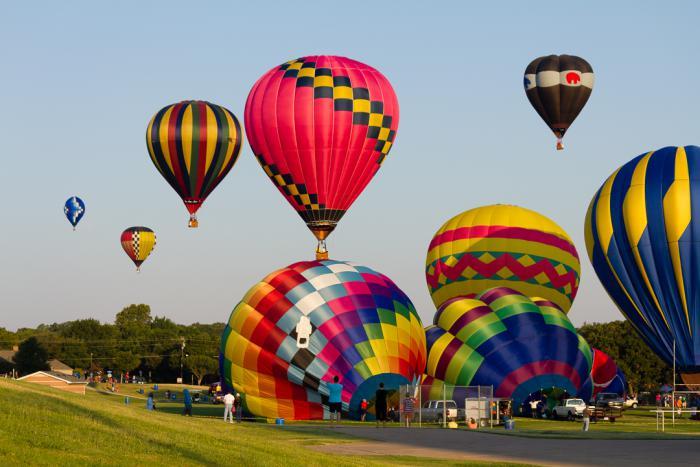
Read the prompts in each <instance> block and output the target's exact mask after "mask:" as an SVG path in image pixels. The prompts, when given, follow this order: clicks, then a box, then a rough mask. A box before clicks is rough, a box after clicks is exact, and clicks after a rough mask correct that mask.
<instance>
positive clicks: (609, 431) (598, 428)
mask: <svg viewBox="0 0 700 467" xmlns="http://www.w3.org/2000/svg"><path fill="white" fill-rule="evenodd" d="M651 409H652V407H640V408H638V409H634V410H632V409H630V410H626V411H625V412H624V415H623V417H622V418H619V419H617V420H616V421H615V423H610V422H609V421H599V422H597V423H591V425H590V429H589V431H588V432H587V433H584V432H582V431H581V426H582V424H581V421H573V422H569V421H566V420H537V419H533V418H516V419H515V426H516V429H515V431H505V430H504V429H503V428H502V427H499V428H494V429H493V430H492V431H493V432H494V433H497V434H504V435H511V436H528V437H545V438H582V439H583V438H588V439H590V438H595V439H688V438H690V439H698V438H700V421H697V420H690V419H689V418H688V414H684V415H683V418H676V424H675V426H672V424H671V416H670V414H667V415H666V431H665V432H664V433H660V432H657V431H656V415H655V414H653V413H651V412H650V411H649V410H651ZM489 431H491V430H489Z"/></svg>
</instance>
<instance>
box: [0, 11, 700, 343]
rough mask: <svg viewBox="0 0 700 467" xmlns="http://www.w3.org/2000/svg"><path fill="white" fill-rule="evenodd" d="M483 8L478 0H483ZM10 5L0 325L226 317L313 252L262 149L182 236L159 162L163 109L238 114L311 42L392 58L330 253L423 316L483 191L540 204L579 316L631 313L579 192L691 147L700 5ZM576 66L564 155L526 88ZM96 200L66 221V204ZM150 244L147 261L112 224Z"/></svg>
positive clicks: (5, 30)
mask: <svg viewBox="0 0 700 467" xmlns="http://www.w3.org/2000/svg"><path fill="white" fill-rule="evenodd" d="M477 4H478V6H477ZM570 4H571V5H572V6H571V7H567V6H566V5H567V3H562V2H515V1H513V2H498V6H497V2H416V3H413V4H412V3H409V2H395V3H390V2H379V1H369V2H363V1H353V2H350V3H342V2H327V1H324V2H279V3H271V2H263V1H257V2H253V1H250V2H177V1H167V2H165V1H163V2H155V1H154V2H150V1H149V2H126V1H125V2H113V3H110V4H107V2H94V1H85V2H77V1H76V2H49V1H45V2H41V3H39V2H29V1H27V2H9V3H7V4H5V5H4V6H3V11H2V15H1V16H0V57H1V58H2V60H1V61H0V96H1V97H2V103H3V106H4V109H3V111H2V112H0V129H1V130H0V135H1V136H2V137H0V157H1V158H2V165H1V166H2V169H1V170H0V187H1V189H2V198H3V199H4V200H5V201H4V210H3V216H2V221H0V222H2V229H0V232H1V233H0V235H1V236H2V244H3V255H2V262H1V263H0V264H1V266H0V297H1V300H2V302H1V305H0V310H1V311H0V326H3V327H7V328H10V329H15V328H17V327H22V326H35V325H37V324H39V323H41V322H60V321H65V320H71V319H77V318H86V317H94V318H98V319H100V320H103V321H111V320H112V319H113V317H114V314H115V313H116V312H117V311H119V310H120V309H121V308H122V307H123V306H126V305H129V304H131V303H147V304H150V305H151V307H152V310H153V312H154V313H155V314H158V315H165V316H167V317H169V318H171V319H173V320H175V321H177V322H182V323H189V322H193V321H200V322H212V321H225V320H226V319H228V316H229V314H230V311H231V310H232V308H233V307H234V306H235V304H236V303H237V302H238V301H239V299H240V298H241V297H242V295H243V294H244V293H245V291H246V290H247V289H248V288H249V287H250V286H251V285H253V284H254V283H255V282H256V281H258V280H260V279H261V278H262V277H263V276H265V275H266V274H267V273H268V272H271V271H273V270H274V269H276V268H278V267H282V266H284V265H287V264H289V263H291V262H294V261H297V260H303V259H311V258H312V257H313V249H314V240H313V238H312V236H311V234H310V233H309V232H308V231H307V229H306V227H305V226H304V224H303V222H302V221H301V219H300V218H299V217H298V216H297V214H296V213H294V212H293V210H292V209H291V208H290V207H289V206H288V205H287V203H286V201H285V200H284V199H283V198H282V196H280V194H279V193H278V192H277V190H276V189H275V188H274V187H273V186H272V184H271V183H270V181H269V180H268V179H267V177H266V176H265V175H264V174H263V171H262V170H261V168H260V167H259V165H258V163H257V162H256V161H255V160H254V158H253V156H252V154H251V151H250V148H249V147H248V146H247V144H245V145H244V148H243V151H242V153H241V156H240V159H239V161H238V163H237V164H236V166H235V167H234V169H233V170H232V171H231V173H230V174H229V176H228V177H227V178H226V180H224V182H223V183H222V184H221V185H220V186H219V187H218V188H217V190H216V191H215V192H214V193H213V194H212V195H211V197H210V198H209V199H208V200H207V202H206V204H205V206H204V207H203V208H202V209H201V210H200V215H199V217H200V228H199V229H197V230H191V229H187V227H186V221H187V216H186V214H185V209H184V207H183V205H182V203H181V202H180V199H179V198H178V197H177V195H176V194H175V193H174V192H173V191H172V189H171V188H170V187H169V186H168V185H167V184H166V183H165V181H164V180H162V179H161V177H160V175H159V174H158V173H157V172H156V170H155V168H154V167H153V165H152V164H151V162H150V160H149V158H148V154H147V151H146V146H145V142H144V133H145V128H146V124H147V122H148V120H149V119H150V117H151V116H152V114H153V113H154V112H155V111H157V110H158V109H160V108H161V107H162V106H164V105H166V104H170V103H173V102H176V101H179V100H182V99H206V100H210V101H212V102H215V103H218V104H221V105H224V106H226V107H227V108H229V109H231V110H232V111H233V112H234V113H235V114H236V115H237V116H238V117H239V118H240V119H241V121H242V114H243V107H244V104H245V99H246V97H247V95H248V91H249V89H250V87H251V86H252V84H253V83H254V81H255V80H256V79H257V78H258V77H259V76H260V75H261V74H262V73H264V72H265V71H267V70H268V69H269V68H271V67H273V66H275V65H278V64H280V63H282V62H284V61H286V60H289V59H291V58H296V57H298V56H302V55H308V54H317V53H325V54H338V55H345V56H349V57H352V58H354V59H357V60H360V61H363V62H365V63H368V64H370V65H373V66H375V67H377V68H378V69H380V70H381V71H382V72H383V73H384V74H385V75H386V76H387V77H388V78H389V80H390V81H391V82H392V84H393V86H394V88H395V90H396V92H397V94H398V97H399V101H400V104H401V123H400V126H399V132H398V135H397V139H396V144H395V146H394V148H393V149H392V152H391V154H390V155H389V158H388V159H387V161H386V162H385V164H384V165H383V167H382V170H381V171H380V172H379V174H378V176H377V177H375V179H374V181H373V182H372V183H371V184H370V185H369V187H368V188H367V189H366V190H365V192H364V193H363V194H362V196H361V197H360V198H359V199H358V200H357V202H356V203H355V204H354V206H353V208H352V209H351V211H350V212H349V213H348V214H347V215H346V216H345V217H344V218H343V220H342V222H341V224H340V226H339V228H338V229H337V230H336V232H335V233H334V234H333V235H332V236H331V238H330V241H329V249H330V251H331V253H332V257H334V258H336V259H346V260H352V261H355V262H358V263H361V264H365V265H367V266H370V267H373V268H375V269H376V270H378V271H381V272H383V273H384V274H386V275H388V276H389V277H391V278H392V279H393V280H394V281H395V282H396V283H397V284H398V285H399V286H400V287H401V288H402V289H403V290H404V291H406V293H407V294H408V295H409V296H410V297H411V299H412V300H413V302H414V303H415V305H416V307H417V308H418V310H419V313H420V315H421V316H422V318H423V321H424V323H425V324H428V322H430V321H431V319H432V316H433V313H434V307H433V305H432V302H431V301H430V298H429V294H428V291H427V288H426V285H425V280H424V274H423V265H424V260H425V254H426V249H427V246H428V243H429V241H430V239H431V237H432V235H433V233H434V232H435V231H436V230H437V229H438V227H439V226H440V225H441V224H442V223H443V222H444V221H445V220H446V219H448V218H449V217H451V216H453V215H455V214H457V213H458V212H460V211H462V210H465V209H468V208H472V207H476V206H480V205H484V204H492V203H513V204H518V205H521V206H524V207H527V208H530V209H534V210H536V211H539V212H541V213H543V214H545V215H547V216H549V217H551V218H552V219H554V220H555V221H556V222H558V223H559V224H560V225H561V226H562V227H563V228H564V229H565V230H567V231H568V232H569V233H570V235H571V236H572V237H573V239H574V241H575V243H576V246H577V248H578V251H579V255H580V256H581V258H582V264H583V272H582V278H581V288H580V290H579V296H578V298H577V300H576V302H575V303H574V306H573V308H572V310H571V312H570V317H571V318H572V320H573V321H574V323H576V324H581V323H583V322H584V321H589V322H590V321H608V320H613V319H619V318H620V317H621V315H620V314H619V313H618V311H617V310H616V308H615V306H614V305H613V304H612V302H611V301H610V300H609V299H608V297H607V295H606V294H605V292H604V291H603V289H602V287H601V286H600V284H599V283H598V279H597V278H596V276H595V274H594V273H593V270H592V268H591V267H590V264H589V262H588V259H587V256H586V253H585V245H584V242H583V219H584V215H585V211H586V208H587V206H588V202H589V200H590V198H591V196H592V195H593V193H594V192H595V191H596V190H597V188H598V187H599V186H600V184H601V183H602V182H603V181H604V179H605V178H606V177H607V176H608V175H609V174H610V173H611V172H612V171H613V170H614V169H615V168H617V167H618V166H619V165H621V164H622V163H623V162H625V161H627V160H629V159H630V158H632V157H633V156H636V155H638V154H640V153H642V152H644V151H647V150H652V149H657V148H660V147H662V146H667V145H686V144H699V143H700V113H698V108H700V93H699V92H698V89H699V87H698V86H699V83H700V81H699V78H700V50H699V49H700V40H699V39H698V33H697V23H698V19H699V18H700V16H699V14H700V8H699V7H698V3H697V2H691V1H688V2H663V3H662V2H643V1H632V2H585V3H581V2H572V3H570ZM550 53H557V54H559V53H569V54H574V55H580V56H582V57H584V58H586V59H587V60H588V61H589V62H590V63H591V64H592V66H593V68H594V70H595V72H596V84H595V89H594V91H593V95H592V96H591V99H590V101H589V103H588V105H587V106H586V108H585V109H584V111H583V113H582V114H581V115H580V116H579V118H578V120H577V121H576V122H575V123H574V125H573V127H572V129H571V131H570V133H569V134H568V135H567V137H566V140H565V143H566V145H567V148H566V150H565V151H564V152H556V151H555V150H554V138H553V136H552V135H551V133H550V132H549V131H548V130H547V128H546V127H545V125H544V123H542V121H540V119H539V117H538V116H537V115H536V113H535V112H534V110H533V109H532V108H531V107H530V105H529V103H528V101H527V99H526V97H525V94H524V92H523V89H522V74H523V70H524V68H525V66H526V65H527V64H528V62H529V61H530V60H531V59H533V58H535V57H537V56H540V55H545V54H550ZM74 194H76V195H79V196H81V197H82V198H83V199H84V200H85V202H86V203H87V214H86V216H85V217H84V218H83V221H82V223H81V224H80V225H79V228H78V231H77V232H73V231H72V230H71V228H70V225H69V224H68V222H67V221H66V219H65V218H64V217H63V213H62V206H63V202H64V201H65V199H66V198H68V197H69V196H71V195H74ZM132 225H147V226H150V227H152V228H153V229H154V230H155V231H156V233H157V235H158V245H157V247H156V249H155V251H154V253H153V254H152V255H151V257H150V258H149V260H148V261H147V262H146V263H145V265H144V267H143V271H142V273H141V274H136V273H135V272H134V268H133V265H132V264H131V262H130V261H129V260H128V258H127V257H126V256H125V255H124V253H123V251H122V249H121V246H120V244H119V235H120V233H121V231H122V230H123V229H124V228H126V227H128V226H132Z"/></svg>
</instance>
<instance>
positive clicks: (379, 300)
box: [221, 260, 425, 420]
mask: <svg viewBox="0 0 700 467" xmlns="http://www.w3.org/2000/svg"><path fill="white" fill-rule="evenodd" d="M221 355H222V357H221V360H222V362H223V363H222V365H221V366H222V368H223V371H222V375H223V379H224V382H225V384H226V385H227V386H228V387H232V388H234V389H235V391H237V392H240V393H241V394H243V400H244V404H245V406H246V410H247V411H249V412H250V413H253V414H255V415H258V416H262V417H268V418H276V417H283V418H285V419H288V420H302V419H321V418H327V415H328V386H327V385H328V383H331V382H332V381H333V377H334V376H338V378H339V379H340V383H341V384H342V385H343V393H342V400H343V411H344V412H349V413H350V416H351V417H353V416H354V417H359V405H360V402H361V401H362V399H367V400H368V401H370V404H371V403H372V400H373V399H374V394H375V391H376V390H377V387H378V385H379V383H381V382H383V383H384V384H385V385H386V387H387V388H398V386H399V385H402V384H409V383H412V382H414V381H418V379H419V378H420V376H421V375H422V373H423V370H424V368H425V332H424V331H423V327H422V324H421V321H420V318H419V317H418V314H417V313H416V310H415V308H414V307H413V304H412V303H411V301H410V300H409V299H408V297H407V296H406V295H405V294H404V293H403V292H402V291H401V290H400V289H399V288H398V287H397V286H396V284H394V283H393V282H392V281H391V280H390V279H389V278H387V277H386V276H384V275H382V274H380V273H378V272H376V271H374V270H372V269H370V268H368V267H365V266H359V265H356V264H352V263H347V262H342V261H333V260H324V261H305V262H299V263H295V264H292V265H290V266H287V267H285V268H282V269H279V270H277V271H275V272H273V273H271V274H270V275H268V276H267V277H266V278H265V279H263V280H262V281H261V282H259V283H258V284H256V285H254V286H253V287H252V288H251V289H250V290H249V291H248V292H247V293H246V295H245V297H243V300H241V302H240V303H239V304H238V305H237V306H236V307H235V309H234V310H233V312H232V313H231V317H230V318H229V321H228V324H227V326H226V328H225V330H224V333H223V335H222V338H221Z"/></svg>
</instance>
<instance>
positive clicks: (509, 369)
mask: <svg viewBox="0 0 700 467" xmlns="http://www.w3.org/2000/svg"><path fill="white" fill-rule="evenodd" d="M433 323H434V324H433V326H430V327H428V328H426V332H425V333H426V340H427V347H428V361H427V367H426V371H425V372H426V377H425V378H424V382H423V384H425V385H428V388H427V391H426V392H427V394H425V395H423V396H422V397H423V399H424V400H428V399H434V398H442V392H443V385H444V384H446V385H447V386H445V388H444V389H445V391H446V392H447V397H448V398H449V399H454V400H457V399H460V396H459V395H457V394H456V393H455V391H460V390H462V391H464V388H454V387H453V385H456V386H477V385H478V386H493V391H494V396H495V397H502V398H510V399H513V403H514V407H518V406H523V405H524V404H525V403H526V402H528V401H530V400H535V399H540V398H541V397H542V395H543V394H550V393H555V394H558V395H560V394H569V395H570V396H574V395H576V394H577V393H578V391H579V390H580V389H581V387H582V383H583V382H584V381H585V380H586V378H587V377H588V375H589V374H590V371H591V360H592V354H591V349H590V347H589V346H588V344H587V343H586V341H585V339H583V337H581V336H580V335H579V334H578V333H577V332H576V329H575V328H574V326H573V325H572V324H571V322H570V321H569V319H568V318H567V317H566V315H565V314H564V313H563V312H562V311H561V310H560V309H559V307H557V306H556V305H555V304H554V303H552V302H550V301H547V300H544V299H540V298H529V297H526V296H525V295H522V294H521V293H519V292H516V291H515V290H513V289H509V288H507V287H497V288H494V289H489V290H487V291H485V292H483V293H481V294H480V295H478V296H477V297H476V298H464V297H457V298H453V299H451V300H448V301H446V302H445V303H443V305H442V306H441V307H440V308H439V309H438V311H437V313H436V314H435V318H434V321H433ZM552 399H553V398H552ZM461 400H464V399H463V397H462V398H461Z"/></svg>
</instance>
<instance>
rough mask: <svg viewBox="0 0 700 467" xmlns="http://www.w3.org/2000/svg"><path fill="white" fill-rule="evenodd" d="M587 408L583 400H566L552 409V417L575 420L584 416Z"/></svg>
mask: <svg viewBox="0 0 700 467" xmlns="http://www.w3.org/2000/svg"><path fill="white" fill-rule="evenodd" d="M585 408H586V403H585V402H584V401H583V399H564V400H562V401H561V402H560V403H559V404H557V405H556V406H555V407H554V408H553V409H552V417H553V418H567V419H569V420H574V419H575V418H577V417H582V416H583V409H585Z"/></svg>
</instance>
